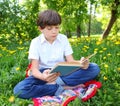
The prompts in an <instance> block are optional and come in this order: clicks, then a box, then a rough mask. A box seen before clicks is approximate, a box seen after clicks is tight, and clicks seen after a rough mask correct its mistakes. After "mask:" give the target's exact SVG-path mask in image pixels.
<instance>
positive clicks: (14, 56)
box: [0, 37, 120, 106]
mask: <svg viewBox="0 0 120 106" xmlns="http://www.w3.org/2000/svg"><path fill="white" fill-rule="evenodd" d="M70 43H71V45H72V48H73V50H74V54H73V55H74V57H75V59H80V58H81V57H82V56H87V55H90V54H92V53H93V52H97V54H96V55H95V56H94V57H92V58H91V59H90V61H91V62H95V63H97V64H98V65H99V66H100V69H101V72H100V75H99V76H98V78H97V80H99V81H101V82H102V88H101V89H100V90H98V92H97V94H96V95H95V96H94V97H93V98H92V99H90V100H88V101H87V102H82V101H81V100H79V99H76V100H75V101H73V102H71V103H70V104H69V106H119V105H120V38H119V37H110V38H108V39H106V40H104V41H100V40H99V38H98V37H92V38H87V37H82V38H80V39H75V38H74V39H70ZM29 44H30V41H27V40H26V41H12V42H11V41H9V40H4V39H2V38H0V106H28V105H29V104H32V101H31V100H23V99H19V98H17V97H14V95H13V87H14V86H15V85H16V84H17V83H18V82H19V81H21V80H23V79H24V78H25V69H26V67H27V65H28V59H27V55H28V47H29Z"/></svg>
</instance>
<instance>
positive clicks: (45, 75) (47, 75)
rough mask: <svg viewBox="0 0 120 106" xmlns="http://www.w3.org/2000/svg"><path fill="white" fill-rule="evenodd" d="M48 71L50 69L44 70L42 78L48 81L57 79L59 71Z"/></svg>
mask: <svg viewBox="0 0 120 106" xmlns="http://www.w3.org/2000/svg"><path fill="white" fill-rule="evenodd" d="M50 72H51V70H45V71H44V72H43V76H42V79H43V80H44V81H46V82H48V83H51V82H54V81H55V80H56V79H57V77H58V76H60V73H59V72H56V73H50Z"/></svg>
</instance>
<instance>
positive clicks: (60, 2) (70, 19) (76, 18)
mask: <svg viewBox="0 0 120 106" xmlns="http://www.w3.org/2000/svg"><path fill="white" fill-rule="evenodd" d="M43 2H44V3H45V4H46V5H47V6H48V8H49V9H54V10H57V11H58V12H59V13H60V14H61V16H62V17H63V24H64V28H66V31H65V32H67V34H68V36H69V35H70V36H71V31H74V29H75V30H76V33H77V37H80V36H81V32H82V27H81V26H83V22H84V20H86V17H87V15H86V14H87V3H86V1H84V0H49V1H48V0H43ZM73 23H74V25H73ZM73 27H74V28H73Z"/></svg>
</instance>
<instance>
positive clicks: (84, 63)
mask: <svg viewBox="0 0 120 106" xmlns="http://www.w3.org/2000/svg"><path fill="white" fill-rule="evenodd" d="M89 63H90V62H89V59H88V58H85V57H82V58H81V59H80V64H81V68H82V69H87V68H88V67H89Z"/></svg>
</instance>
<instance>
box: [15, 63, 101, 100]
mask: <svg viewBox="0 0 120 106" xmlns="http://www.w3.org/2000/svg"><path fill="white" fill-rule="evenodd" d="M99 72H100V69H99V67H98V65H97V64H95V63H90V65H89V67H88V69H86V70H85V69H81V68H80V69H79V70H78V71H75V72H73V73H71V74H70V75H67V76H60V77H58V78H57V80H56V84H47V83H46V82H45V81H42V80H40V79H37V78H34V77H33V76H30V77H28V78H25V79H24V80H23V81H21V82H19V83H18V84H17V85H16V86H15V87H14V94H15V95H16V96H18V97H20V98H24V99H29V98H35V97H42V96H46V95H50V96H53V95H59V94H61V93H62V92H63V91H64V88H63V86H64V85H68V86H75V85H79V84H83V83H85V82H87V81H89V80H93V79H94V78H95V77H96V76H97V75H98V74H99Z"/></svg>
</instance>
